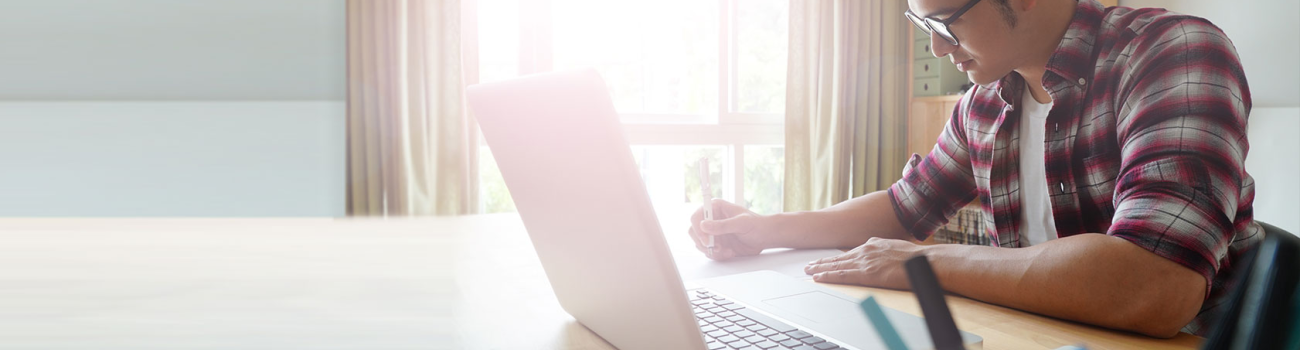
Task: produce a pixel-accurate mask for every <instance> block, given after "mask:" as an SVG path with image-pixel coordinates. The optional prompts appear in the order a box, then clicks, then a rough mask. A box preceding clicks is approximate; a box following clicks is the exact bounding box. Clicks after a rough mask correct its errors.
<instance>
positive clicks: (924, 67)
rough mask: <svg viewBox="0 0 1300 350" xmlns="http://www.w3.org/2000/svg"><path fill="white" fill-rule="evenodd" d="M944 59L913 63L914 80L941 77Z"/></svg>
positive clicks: (935, 58) (933, 58)
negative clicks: (942, 60) (941, 64)
mask: <svg viewBox="0 0 1300 350" xmlns="http://www.w3.org/2000/svg"><path fill="white" fill-rule="evenodd" d="M941 59H942V58H938V57H934V56H931V57H930V58H924V59H918V60H915V61H912V78H915V79H920V78H930V77H937V76H939V63H940V61H939V60H941Z"/></svg>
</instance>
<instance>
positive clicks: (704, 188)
mask: <svg viewBox="0 0 1300 350" xmlns="http://www.w3.org/2000/svg"><path fill="white" fill-rule="evenodd" d="M700 199H701V200H703V201H704V220H713V189H712V188H711V187H710V186H709V158H708V157H700ZM708 236H709V238H708V243H706V244H705V245H704V247H705V248H708V249H709V256H710V257H712V256H713V235H708Z"/></svg>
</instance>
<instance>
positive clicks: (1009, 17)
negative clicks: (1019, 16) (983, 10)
mask: <svg viewBox="0 0 1300 350" xmlns="http://www.w3.org/2000/svg"><path fill="white" fill-rule="evenodd" d="M993 4H995V5H997V6H998V12H999V13H1002V19H1003V20H1005V21H1007V25H1009V26H1011V28H1015V27H1016V13H1015V12H1012V11H1011V3H1010V0H993Z"/></svg>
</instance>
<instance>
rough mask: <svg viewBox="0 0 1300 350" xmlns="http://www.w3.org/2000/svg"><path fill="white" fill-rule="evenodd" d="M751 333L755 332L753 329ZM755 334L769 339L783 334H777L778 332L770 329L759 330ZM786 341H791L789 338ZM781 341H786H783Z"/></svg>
mask: <svg viewBox="0 0 1300 350" xmlns="http://www.w3.org/2000/svg"><path fill="white" fill-rule="evenodd" d="M751 331H753V329H751ZM754 332H756V333H758V335H761V336H764V337H768V338H771V337H772V336H773V335H777V334H781V333H777V332H776V331H774V330H771V329H769V328H763V329H761V330H757V331H754ZM786 339H789V338H788V337H787V338H786ZM781 340H785V339H781ZM778 341H780V340H778Z"/></svg>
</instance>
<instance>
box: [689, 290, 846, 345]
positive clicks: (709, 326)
mask: <svg viewBox="0 0 1300 350" xmlns="http://www.w3.org/2000/svg"><path fill="white" fill-rule="evenodd" d="M688 293H689V294H690V297H691V306H692V309H693V310H694V311H695V318H696V320H698V321H699V324H700V331H701V332H703V333H704V342H705V344H707V345H708V346H709V350H722V349H743V350H834V349H842V348H841V347H840V346H839V345H836V344H835V343H832V342H829V341H826V339H822V338H819V337H816V336H813V335H812V334H808V332H804V331H801V330H799V329H797V328H795V327H793V326H790V325H788V324H785V323H784V322H781V321H777V320H776V319H773V318H771V317H768V316H767V315H763V314H760V313H757V312H754V311H753V310H750V309H747V308H745V307H744V306H740V305H738V304H736V303H733V302H731V301H730V300H727V299H726V298H723V297H722V296H719V295H714V294H713V293H711V292H709V291H707V290H694V291H691V292H688Z"/></svg>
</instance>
